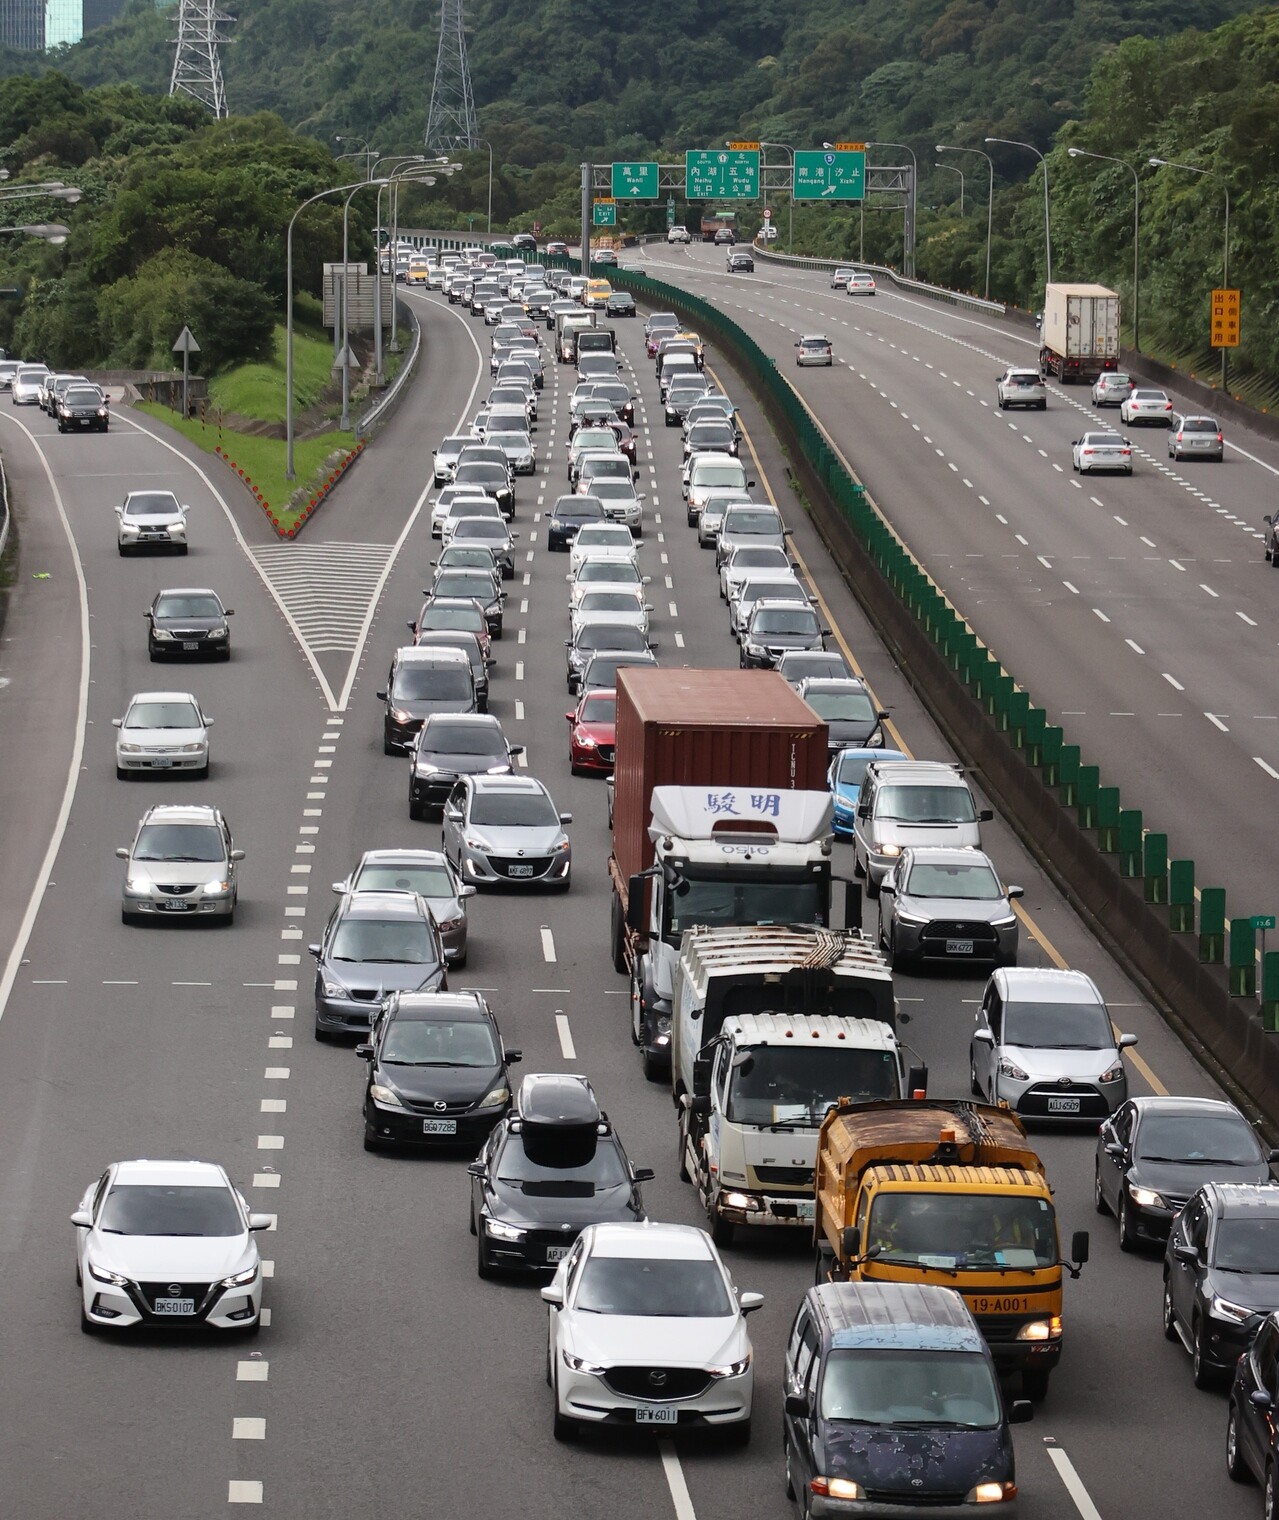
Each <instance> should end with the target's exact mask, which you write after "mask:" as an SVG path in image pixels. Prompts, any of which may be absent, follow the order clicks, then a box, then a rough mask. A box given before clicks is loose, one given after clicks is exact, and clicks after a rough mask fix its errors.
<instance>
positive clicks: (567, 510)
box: [551, 496, 604, 523]
mask: <svg viewBox="0 0 1279 1520" xmlns="http://www.w3.org/2000/svg"><path fill="white" fill-rule="evenodd" d="M551 516H552V517H554V518H556V519H558V520H559V521H560V522H576V523H597V522H602V521H603V519H604V508H603V507H602V506H601V505H600V503H599V500H598V498H594V497H587V496H561V497H560V499H559V501H558V502H556V504H555V508H554V510H553V511H552V513H551Z"/></svg>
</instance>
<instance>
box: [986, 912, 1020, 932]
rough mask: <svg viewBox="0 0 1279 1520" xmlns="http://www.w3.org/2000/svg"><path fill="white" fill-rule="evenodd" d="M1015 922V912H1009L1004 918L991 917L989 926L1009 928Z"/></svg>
mask: <svg viewBox="0 0 1279 1520" xmlns="http://www.w3.org/2000/svg"><path fill="white" fill-rule="evenodd" d="M1016 922H1017V915H1016V914H1015V913H1009V914H1007V915H1006V916H1005V917H1004V918H992V919H991V921H990V927H991V928H992V929H1011V928H1012V926H1013V925H1014V924H1015V923H1016Z"/></svg>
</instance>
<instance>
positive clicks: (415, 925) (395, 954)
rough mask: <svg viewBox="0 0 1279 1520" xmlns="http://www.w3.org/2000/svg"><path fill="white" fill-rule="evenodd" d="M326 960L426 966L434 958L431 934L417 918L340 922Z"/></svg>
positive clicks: (366, 919)
mask: <svg viewBox="0 0 1279 1520" xmlns="http://www.w3.org/2000/svg"><path fill="white" fill-rule="evenodd" d="M329 959H330V960H335V961H357V962H360V963H368V962H373V963H377V964H382V965H388V966H404V965H408V966H430V965H433V964H434V963H435V959H436V955H435V946H434V944H433V943H432V940H431V931H430V930H429V929H428V928H427V926H426V925H425V924H424V923H423V922H422V920H421V919H420V918H344V919H343V920H342V922H341V923H340V924H339V925H338V926H337V931H336V933H335V934H334V936H333V944H332V946H331V947H330V950H329Z"/></svg>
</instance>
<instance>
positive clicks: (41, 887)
mask: <svg viewBox="0 0 1279 1520" xmlns="http://www.w3.org/2000/svg"><path fill="white" fill-rule="evenodd" d="M9 420H10V421H11V422H13V423H15V424H16V425H17V426H18V427H19V428H21V429H22V431H23V432H24V433H25V434H26V435H27V437H28V438H29V439H30V440H31V444H32V447H33V448H34V449H35V451H36V453H37V455H38V456H39V458H40V463H41V465H42V466H43V467H44V473H45V475H46V477H47V478H48V481H49V489H50V490H51V491H52V492H53V504H54V507H55V509H56V510H57V513H58V519H59V521H60V522H61V523H62V531H63V532H64V533H65V534H66V536H67V547H68V548H69V549H70V551H71V563H72V566H73V567H74V569H75V578H76V592H77V594H78V596H79V598H80V680H79V683H78V688H79V689H78V691H77V693H76V717H75V736H74V738H73V739H72V741H71V764H70V766H69V768H68V770H67V779H66V781H65V782H64V783H63V788H62V802H61V804H60V805H59V807H58V816H57V818H56V819H55V821H54V825H53V832H52V834H50V836H49V844H48V848H47V849H46V850H45V852H44V859H43V860H42V861H41V862H40V869H39V871H38V872H37V873H36V879H35V882H34V884H33V885H32V888H31V896H30V897H29V898H28V899H27V906H26V909H25V910H24V912H23V914H22V922H21V923H20V924H19V925H18V932H17V934H16V935H15V936H14V941H13V949H12V950H11V951H10V952H9V959H8V960H7V961H6V962H5V967H4V975H3V976H2V977H0V1018H3V1017H4V1011H5V1009H6V1008H7V1007H8V1004H9V993H10V992H11V991H12V990H13V983H14V980H15V978H16V977H17V975H18V967H19V966H20V965H21V964H22V957H23V955H24V954H25V952H26V948H27V942H28V941H29V940H30V938H31V931H32V930H33V929H34V928H35V923H36V915H37V914H38V913H39V911H40V905H41V903H43V901H44V899H45V894H46V893H47V892H48V890H49V880H50V878H51V877H52V875H53V865H54V862H55V861H56V860H57V858H58V851H59V850H60V849H61V848H62V839H63V835H64V834H65V833H66V831H67V821H68V819H69V818H70V817H71V806H72V804H73V803H74V802H75V794H76V784H77V782H78V781H79V779H80V764H81V761H82V760H83V757H84V735H85V729H86V726H87V725H86V719H87V717H88V712H89V590H88V587H87V586H86V584H85V579H84V568H83V566H82V565H81V564H80V552H79V550H78V549H77V548H76V541H75V535H74V534H73V533H72V531H71V523H70V521H69V519H68V517H67V511H66V507H65V506H64V504H63V501H62V492H61V491H60V490H59V489H58V482H57V481H56V480H55V479H54V475H53V470H52V469H51V468H50V466H49V461H48V459H47V458H46V457H45V452H44V450H43V449H42V448H41V447H40V444H39V443H38V442H37V441H36V435H35V434H34V433H33V432H32V431H31V429H30V428H29V427H28V426H27V425H26V423H25V422H22V421H20V420H19V419H18V418H17V417H11V418H10V419H9Z"/></svg>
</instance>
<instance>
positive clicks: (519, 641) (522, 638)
mask: <svg viewBox="0 0 1279 1520" xmlns="http://www.w3.org/2000/svg"><path fill="white" fill-rule="evenodd" d="M525 632H526V631H525V630H524V629H523V628H521V629H520V630H519V635H518V637H517V638H516V640H515V642H516V643H517V644H523V643H524V642H525V641H526V639H525Z"/></svg>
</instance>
